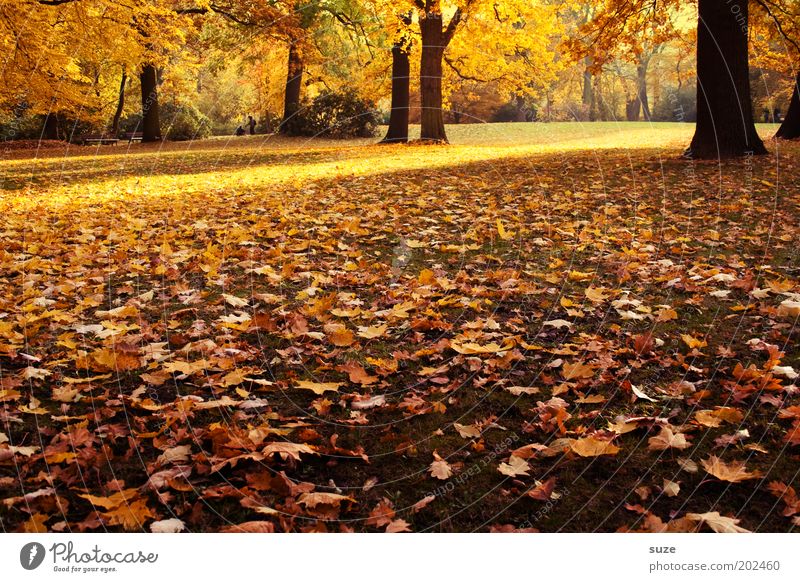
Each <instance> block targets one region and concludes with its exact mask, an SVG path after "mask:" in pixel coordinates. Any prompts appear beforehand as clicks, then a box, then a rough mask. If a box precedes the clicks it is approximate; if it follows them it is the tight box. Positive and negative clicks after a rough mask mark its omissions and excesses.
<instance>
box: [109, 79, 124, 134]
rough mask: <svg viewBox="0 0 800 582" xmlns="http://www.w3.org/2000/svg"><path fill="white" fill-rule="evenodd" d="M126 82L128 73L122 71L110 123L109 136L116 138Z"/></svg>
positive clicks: (122, 108)
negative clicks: (114, 109) (112, 117)
mask: <svg viewBox="0 0 800 582" xmlns="http://www.w3.org/2000/svg"><path fill="white" fill-rule="evenodd" d="M127 82H128V73H126V72H125V70H124V69H123V70H122V79H121V80H120V82H119V98H118V99H117V110H116V111H115V112H114V120H113V121H112V123H111V135H113V136H114V137H117V135H119V120H120V119H121V118H122V112H123V110H124V109H125V85H126V84H127Z"/></svg>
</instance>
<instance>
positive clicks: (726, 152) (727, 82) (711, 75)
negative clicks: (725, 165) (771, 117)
mask: <svg viewBox="0 0 800 582" xmlns="http://www.w3.org/2000/svg"><path fill="white" fill-rule="evenodd" d="M697 4H698V24H697V125H696V126H695V133H694V137H693V138H692V142H691V144H690V145H689V149H688V150H687V152H686V154H687V156H690V157H694V158H716V157H720V158H730V157H737V156H745V155H758V154H765V153H767V150H766V148H765V147H764V144H763V142H762V141H761V138H760V137H759V136H758V133H757V132H756V127H755V123H754V120H753V105H752V100H751V98H750V67H749V59H748V46H747V41H748V18H749V16H748V15H749V4H748V0H728V1H726V2H725V3H720V2H716V1H714V0H698V3H697Z"/></svg>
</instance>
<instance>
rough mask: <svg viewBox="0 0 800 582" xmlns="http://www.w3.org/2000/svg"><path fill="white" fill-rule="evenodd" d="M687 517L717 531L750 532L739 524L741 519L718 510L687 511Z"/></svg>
mask: <svg viewBox="0 0 800 582" xmlns="http://www.w3.org/2000/svg"><path fill="white" fill-rule="evenodd" d="M686 519H689V520H692V521H698V522H700V523H701V524H702V523H704V524H706V525H707V526H708V527H710V528H711V529H713V530H714V531H715V532H717V533H750V532H749V530H746V529H744V528H742V527H739V526H738V525H736V524H738V523H739V521H740V520H738V519H734V518H732V517H724V516H722V515H720V514H719V512H717V511H709V512H707V513H687V514H686Z"/></svg>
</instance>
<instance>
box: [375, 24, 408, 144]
mask: <svg viewBox="0 0 800 582" xmlns="http://www.w3.org/2000/svg"><path fill="white" fill-rule="evenodd" d="M409 45H410V43H409V40H408V39H407V38H406V37H405V36H403V37H401V38H400V39H399V40H398V41H397V42H396V43H395V44H394V46H392V111H391V113H390V114H389V130H388V131H387V132H386V137H384V138H383V141H382V142H381V143H406V142H407V141H408V114H409V107H410V96H409V92H410V87H411V83H410V81H411V79H410V77H411V63H410V62H409V58H408V52H409V50H408V49H409V48H410V46H409Z"/></svg>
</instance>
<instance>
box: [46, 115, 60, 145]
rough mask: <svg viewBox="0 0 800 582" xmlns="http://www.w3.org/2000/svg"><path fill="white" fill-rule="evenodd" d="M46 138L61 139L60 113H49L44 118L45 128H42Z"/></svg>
mask: <svg viewBox="0 0 800 582" xmlns="http://www.w3.org/2000/svg"><path fill="white" fill-rule="evenodd" d="M42 136H43V137H44V139H55V140H58V139H61V132H60V131H59V129H58V114H57V113H48V114H47V116H46V117H45V118H44V128H43V129H42Z"/></svg>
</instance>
